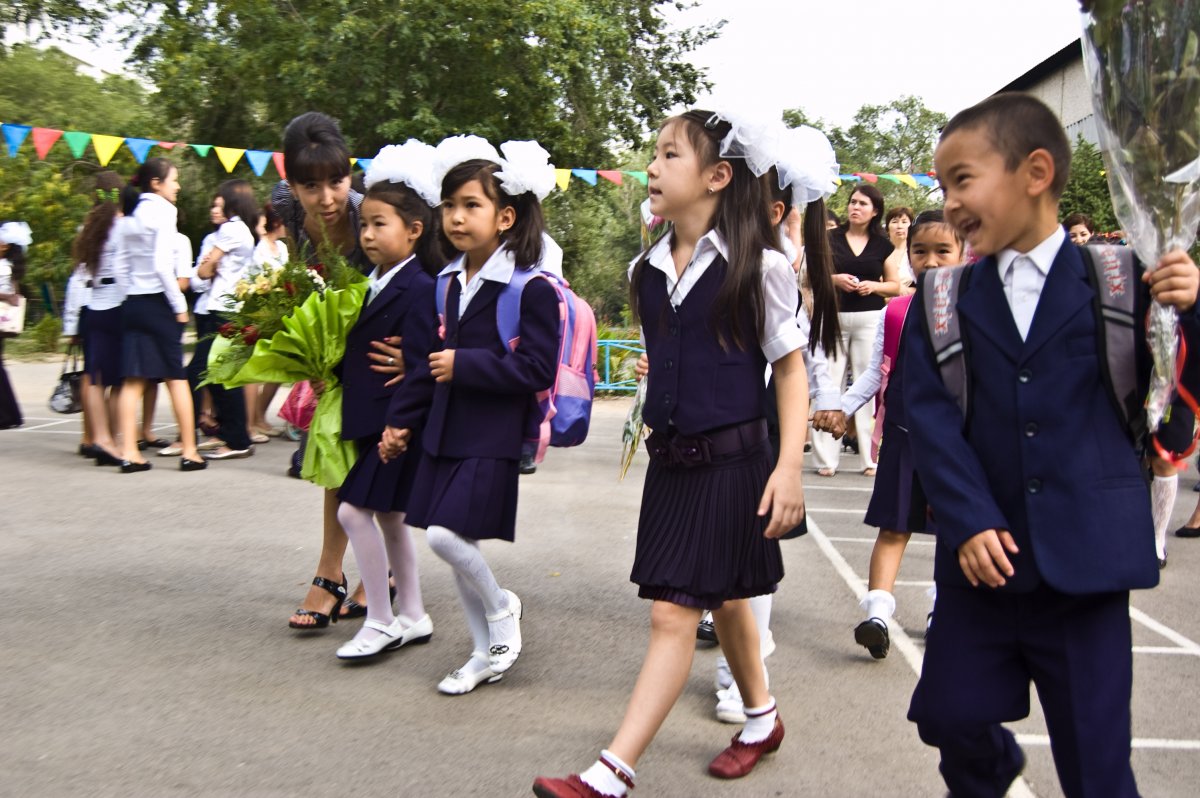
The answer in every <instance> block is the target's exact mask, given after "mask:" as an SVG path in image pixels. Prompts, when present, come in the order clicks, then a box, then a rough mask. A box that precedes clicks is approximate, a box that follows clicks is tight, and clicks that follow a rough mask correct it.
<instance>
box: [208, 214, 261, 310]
mask: <svg viewBox="0 0 1200 798" xmlns="http://www.w3.org/2000/svg"><path fill="white" fill-rule="evenodd" d="M213 249H219V250H221V251H222V252H224V253H225V254H224V255H223V256H222V257H221V260H220V261H218V262H217V271H216V274H214V275H213V276H212V288H211V289H210V290H209V293H210V294H211V297H210V298H209V301H208V308H207V310H208V312H209V313H221V312H222V311H227V310H233V309H234V308H235V306H236V305H237V299H236V298H235V297H234V296H233V291H234V288H235V287H236V286H237V283H238V280H241V279H242V278H243V277H245V276H246V274H247V273H248V272H249V271H250V264H251V263H253V261H254V236H253V235H252V234H251V233H250V228H249V227H247V226H246V223H245V222H243V221H242V219H241V217H240V216H234V217H233V218H232V219H230V220H229V221H227V222H225V224H223V225H221V226H220V228H218V229H217V232H216V235H215V237H214V238H213ZM210 254H211V253H210Z"/></svg>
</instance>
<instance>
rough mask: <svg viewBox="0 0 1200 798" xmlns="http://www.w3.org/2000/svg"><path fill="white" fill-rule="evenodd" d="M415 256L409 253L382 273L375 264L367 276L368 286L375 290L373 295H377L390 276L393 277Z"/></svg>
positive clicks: (389, 280) (390, 279)
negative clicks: (368, 276)
mask: <svg viewBox="0 0 1200 798" xmlns="http://www.w3.org/2000/svg"><path fill="white" fill-rule="evenodd" d="M415 257H417V256H416V255H415V254H414V255H409V256H408V257H407V258H405V259H404V260H402V261H400V262H399V263H397V264H396V265H395V266H393V267H392V268H390V269H388V270H387V271H386V272H384V273H383V274H382V275H381V274H380V273H379V267H378V266H376V267H375V270H374V271H372V272H371V276H370V278H368V279H369V281H370V288H371V290H372V291H374V292H375V295H376V296H378V295H379V294H380V293H382V291H383V289H384V288H386V287H387V284H388V283H390V282H391V281H392V278H393V277H395V276H396V275H397V274H398V273H399V272H400V270H401V269H403V268H404V267H405V266H406V265H407V264H408V262H409V261H411V260H412V259H413V258H415Z"/></svg>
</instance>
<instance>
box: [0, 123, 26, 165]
mask: <svg viewBox="0 0 1200 798" xmlns="http://www.w3.org/2000/svg"><path fill="white" fill-rule="evenodd" d="M0 130H3V131H4V143H5V144H7V145H8V157H9V158H16V157H17V150H19V149H21V145H22V144H23V143H24V142H25V137H26V136H28V135H29V131H31V130H33V127H32V126H30V125H10V124H7V123H6V124H3V125H0Z"/></svg>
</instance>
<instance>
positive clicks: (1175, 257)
mask: <svg viewBox="0 0 1200 798" xmlns="http://www.w3.org/2000/svg"><path fill="white" fill-rule="evenodd" d="M1142 281H1143V282H1146V283H1149V285H1150V296H1152V297H1154V300H1155V301H1156V302H1158V303H1159V304H1161V305H1174V306H1175V307H1176V308H1178V309H1179V310H1180V311H1188V310H1191V309H1192V307H1193V306H1195V304H1196V291H1197V289H1198V288H1200V270H1197V269H1196V264H1195V263H1193V262H1192V259H1191V258H1190V257H1189V256H1188V254H1187V253H1186V252H1184V251H1183V250H1182V249H1177V250H1175V251H1174V252H1168V253H1167V254H1166V255H1163V256H1162V259H1161V260H1160V261H1159V262H1158V266H1157V267H1155V269H1154V271H1152V272H1146V273H1145V274H1143V275H1142Z"/></svg>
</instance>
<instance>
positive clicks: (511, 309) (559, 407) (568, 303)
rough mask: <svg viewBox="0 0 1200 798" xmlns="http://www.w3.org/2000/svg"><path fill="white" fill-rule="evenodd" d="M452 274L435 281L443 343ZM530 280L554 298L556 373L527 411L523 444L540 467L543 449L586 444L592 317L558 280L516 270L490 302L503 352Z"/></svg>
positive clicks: (511, 345) (592, 373)
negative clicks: (493, 302)
mask: <svg viewBox="0 0 1200 798" xmlns="http://www.w3.org/2000/svg"><path fill="white" fill-rule="evenodd" d="M453 277H455V274H454V273H450V274H442V275H438V278H437V313H438V320H439V324H440V329H441V330H442V334H443V337H444V334H445V329H446V297H447V296H448V295H449V290H450V280H451V278H453ZM533 279H542V280H545V281H546V282H548V283H549V284H550V286H551V287H552V288H553V289H554V292H555V294H557V295H558V315H559V323H560V327H559V334H558V368H557V369H556V370H555V375H554V383H553V384H552V385H551V386H550V389H549V390H546V391H538V393H537V397H536V398H537V409H536V410H533V409H531V411H530V412H531V416H532V417H531V418H530V419H528V421H527V424H526V431H525V438H526V441H527V442H528V443H530V444H536V447H537V451H536V454H535V455H534V461H535V462H538V463H540V462H541V461H542V458H543V457H544V456H545V454H546V446H547V445H549V446H560V447H566V446H578V445H579V444H581V443H583V442H584V440H585V439H586V438H587V433H588V425H589V424H590V423H591V418H592V398H593V397H594V395H595V393H596V369H595V362H596V315H595V314H594V313H593V312H592V308H591V306H590V305H588V303H586V302H584V301H583V300H581V299H580V298H579V297H578V296H576V295H575V292H574V291H572V290H571V288H570V284H569V283H567V281H566V280H565V279H563V278H561V277H558V276H556V275H554V274H552V273H550V272H545V271H541V270H540V269H538V268H533V269H529V270H522V269H516V270H514V271H513V276H512V279H511V280H509V282H508V285H506V286H504V287H503V288H502V289H500V295H499V296H498V297H497V299H496V328H497V332H498V333H499V335H500V341H501V342H502V343H503V344H504V346H505V348H507V349H508V350H509V351H513V350H515V349H516V348H517V344H519V343H520V340H521V336H520V329H521V292H522V291H524V290H525V285H526V284H527V283H528V282H529V281H530V280H533Z"/></svg>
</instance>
